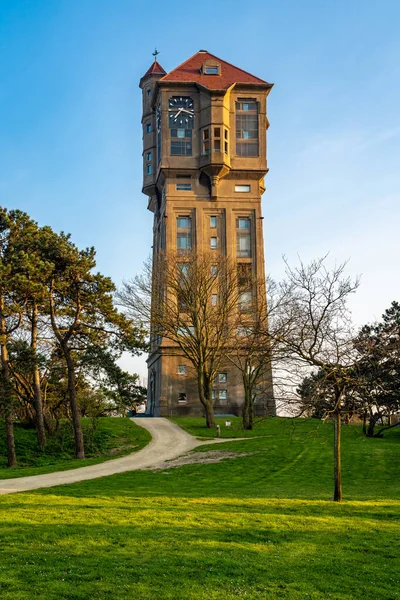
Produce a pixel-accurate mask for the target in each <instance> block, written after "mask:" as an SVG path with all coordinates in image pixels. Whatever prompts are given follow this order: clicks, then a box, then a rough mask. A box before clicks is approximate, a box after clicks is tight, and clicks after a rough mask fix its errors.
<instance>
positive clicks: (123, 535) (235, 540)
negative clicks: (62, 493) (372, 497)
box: [0, 494, 398, 600]
mask: <svg viewBox="0 0 400 600" xmlns="http://www.w3.org/2000/svg"><path fill="white" fill-rule="evenodd" d="M14 498H15V502H14V501H13V499H14ZM13 499H12V500H11V501H7V502H0V510H1V511H2V512H3V515H2V516H3V518H2V520H1V522H2V526H1V528H0V537H1V553H0V567H1V568H0V591H1V598H2V599H3V598H4V599H8V598H19V599H21V598H31V597H33V596H32V595H29V594H32V592H33V590H34V594H35V595H34V597H35V598H46V600H51V599H53V598H54V599H55V598H74V599H81V598H82V599H85V600H86V599H87V598H109V597H110V598H111V597H112V598H113V599H115V600H122V599H124V600H125V599H126V598H135V599H141V598H143V599H147V598H148V599H150V598H154V599H157V600H158V599H164V598H171V599H172V598H176V599H182V600H184V599H185V600H186V599H196V600H197V599H203V598H204V599H205V598H224V599H225V598H226V599H229V600H230V599H233V598H237V597H246V598H287V599H290V600H292V599H300V598H301V599H303V598H306V597H310V598H314V599H322V598H329V597H331V598H338V599H339V598H340V599H348V600H350V599H352V600H353V599H354V598H361V597H363V598H366V599H370V600H376V598H386V599H389V598H395V595H393V585H394V583H395V582H396V581H397V580H398V571H397V570H396V564H395V558H396V556H398V546H396V544H398V540H397V542H396V531H397V528H396V524H395V523H394V522H393V521H392V520H388V519H386V520H384V517H385V515H386V516H387V515H388V513H389V512H392V513H394V512H395V510H394V506H393V505H392V504H390V503H381V504H377V505H374V504H373V503H369V504H368V506H365V508H366V509H367V510H366V513H367V514H366V515H364V516H365V518H363V517H362V515H361V514H359V515H358V517H357V518H354V515H353V514H352V509H353V508H357V510H358V511H360V510H361V507H354V506H352V505H351V504H344V505H342V506H335V507H334V508H335V510H334V511H332V504H331V503H323V502H305V501H289V500H286V501H277V500H269V499H264V500H263V501H261V500H254V501H251V500H243V501H240V500H236V501H223V500H207V499H204V500H202V499H198V500H193V499H192V500H191V499H181V500H176V499H170V498H166V497H164V498H162V499H161V498H156V499H154V500H148V499H147V500H145V501H144V505H143V500H141V499H136V500H135V502H132V503H129V502H128V501H127V500H126V498H121V497H115V498H114V499H111V498H107V499H104V500H103V499H100V498H99V499H98V500H97V501H96V503H92V502H91V501H90V500H88V501H87V502H86V501H85V500H84V499H77V498H74V497H70V498H67V497H63V498H59V497H57V496H46V497H39V496H37V495H32V494H29V495H24V496H23V500H21V499H20V498H19V497H17V496H13ZM357 572H358V573H361V574H362V576H361V575H360V579H358V578H357V577H355V576H354V574H355V573H357ZM15 590H18V592H17V593H14V592H15ZM307 595H308V596H307Z"/></svg>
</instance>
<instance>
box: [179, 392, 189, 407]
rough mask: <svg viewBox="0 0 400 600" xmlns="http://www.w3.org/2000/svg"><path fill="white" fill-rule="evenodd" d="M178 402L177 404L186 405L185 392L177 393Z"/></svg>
mask: <svg viewBox="0 0 400 600" xmlns="http://www.w3.org/2000/svg"><path fill="white" fill-rule="evenodd" d="M178 402H179V404H186V402H187V396H186V392H179V396H178Z"/></svg>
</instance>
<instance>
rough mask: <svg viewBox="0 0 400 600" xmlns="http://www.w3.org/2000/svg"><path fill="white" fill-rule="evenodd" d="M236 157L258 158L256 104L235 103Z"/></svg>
mask: <svg viewBox="0 0 400 600" xmlns="http://www.w3.org/2000/svg"><path fill="white" fill-rule="evenodd" d="M236 155H237V156H242V157H255V156H258V102H256V101H255V100H239V101H238V102H236Z"/></svg>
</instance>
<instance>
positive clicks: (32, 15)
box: [0, 0, 400, 370]
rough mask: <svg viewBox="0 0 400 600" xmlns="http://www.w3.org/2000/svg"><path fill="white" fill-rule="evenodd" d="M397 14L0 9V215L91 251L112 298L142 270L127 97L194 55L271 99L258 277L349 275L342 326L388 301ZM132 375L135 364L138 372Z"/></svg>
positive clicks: (279, 2) (13, 0) (297, 8)
mask: <svg viewBox="0 0 400 600" xmlns="http://www.w3.org/2000/svg"><path fill="white" fill-rule="evenodd" d="M399 22H400V2H398V0H380V1H378V0H375V1H369V0H315V1H311V0H304V1H302V2H300V1H299V0H271V1H268V0H264V1H262V0H253V1H252V2H250V3H243V2H239V1H237V0H232V1H231V2H227V1H225V0H214V1H213V2H211V1H210V0H203V1H202V2H201V3H196V2H179V3H178V2H172V1H169V2H160V1H159V0H153V1H152V2H149V3H148V4H147V5H146V4H142V3H139V2H135V1H134V0H113V1H110V0H51V1H50V0H41V1H40V2H38V1H35V0H25V1H23V0H0V204H1V205H3V206H6V207H7V208H20V209H23V210H25V211H27V212H28V213H29V214H30V215H31V216H32V217H33V218H35V219H36V220H37V221H39V223H40V224H43V225H44V224H48V225H51V226H52V227H53V228H54V229H55V230H57V231H60V230H64V231H68V232H70V233H71V234H72V238H73V240H74V241H75V243H77V244H78V245H79V246H81V247H84V246H89V245H94V246H95V247H96V249H97V257H98V267H99V270H100V271H101V272H103V273H104V274H106V275H110V276H111V277H112V278H113V279H114V281H115V282H116V283H117V284H119V283H120V282H121V280H122V279H123V278H129V277H130V276H132V275H134V274H135V273H137V272H138V271H139V270H140V269H141V265H142V262H143V260H144V259H145V258H146V257H147V256H148V254H149V250H150V246H151V243H152V242H151V229H152V215H151V213H149V212H148V211H147V210H146V205H147V204H146V198H145V196H143V195H142V194H141V169H142V167H141V125H140V118H141V95H140V90H139V88H138V82H139V79H140V77H141V76H142V75H143V73H144V72H145V71H146V70H147V68H148V67H149V66H150V64H151V62H152V55H151V53H152V52H153V50H154V47H155V46H156V47H157V48H158V50H160V52H161V54H160V56H159V61H160V63H161V64H162V65H163V67H164V68H165V70H167V71H169V70H171V69H173V68H174V67H175V66H177V65H178V64H180V63H181V62H183V61H184V60H185V59H187V58H189V57H190V56H191V55H192V54H194V53H195V52H197V51H198V50H199V49H200V48H205V49H207V50H208V51H210V52H212V53H213V54H216V55H217V56H220V57H221V58H223V59H225V60H227V61H229V62H231V63H233V64H235V65H237V66H239V67H241V68H243V69H246V70H248V71H250V72H251V73H253V74H255V75H257V76H259V77H261V78H263V79H266V80H268V81H271V82H273V83H274V84H275V86H274V88H273V90H272V92H271V94H270V100H269V119H270V122H271V127H270V130H269V133H268V159H269V167H270V172H269V174H268V176H267V192H266V193H265V194H264V197H263V211H264V216H265V219H264V227H265V253H266V264H267V269H268V270H269V271H270V272H271V273H272V275H273V276H274V277H276V278H279V276H280V275H281V274H282V271H283V268H282V259H281V257H282V255H283V254H285V255H287V257H288V258H289V260H290V261H291V262H294V261H296V257H297V254H299V255H300V256H301V257H302V258H303V259H304V260H305V261H308V260H310V259H311V258H313V257H318V256H321V255H324V254H326V253H327V252H330V257H331V260H332V261H334V260H335V259H336V260H338V261H342V260H345V259H347V258H350V262H349V266H348V272H349V274H352V275H356V274H362V284H361V288H360V290H359V291H358V293H357V295H356V296H354V298H353V299H352V302H351V305H352V309H353V313H354V318H355V321H356V322H358V323H363V322H365V321H370V320H373V319H374V318H378V317H379V316H380V314H381V313H382V312H383V311H384V309H385V308H386V307H387V306H388V305H389V304H390V302H391V301H392V300H394V299H397V300H399V299H400V277H399V264H398V263H399V255H400V241H399V239H400V235H399V232H400V117H399V112H400V111H399V106H400V102H399V98H400V35H399ZM135 364H136V366H137V369H139V370H143V361H142V362H140V361H139V362H138V361H136V362H135Z"/></svg>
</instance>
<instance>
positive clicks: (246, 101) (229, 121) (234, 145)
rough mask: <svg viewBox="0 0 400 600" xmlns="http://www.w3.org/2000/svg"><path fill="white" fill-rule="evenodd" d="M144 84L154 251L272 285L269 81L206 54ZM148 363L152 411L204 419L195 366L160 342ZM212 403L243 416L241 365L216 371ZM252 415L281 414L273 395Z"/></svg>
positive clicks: (150, 75)
mask: <svg viewBox="0 0 400 600" xmlns="http://www.w3.org/2000/svg"><path fill="white" fill-rule="evenodd" d="M140 87H141V89H142V93H143V117H142V125H143V193H144V194H146V195H147V196H148V199H149V200H148V209H149V210H151V211H152V212H153V213H154V227H153V252H157V250H158V249H163V250H166V251H168V252H171V251H172V252H175V251H177V252H179V251H184V250H195V251H196V250H197V249H198V250H205V249H210V250H211V251H212V250H215V251H216V252H222V253H224V254H226V256H229V257H231V258H232V259H234V260H235V261H236V262H237V263H238V266H239V265H240V266H241V267H243V269H245V270H248V271H249V272H251V274H252V276H253V277H255V278H257V279H258V280H260V279H261V280H263V279H264V280H265V273H264V241H263V231H262V212H261V196H262V194H263V193H264V191H265V188H264V176H265V175H266V173H267V171H268V168H267V158H266V130H267V129H268V125H269V123H268V118H267V112H266V104H267V102H266V101H267V96H268V94H269V92H270V90H271V88H272V84H270V83H267V82H266V81H263V80H262V79H259V78H258V77H255V76H253V75H251V74H250V73H247V72H246V71H243V70H242V69H239V68H238V67H235V66H233V65H231V64H229V63H227V62H225V61H224V60H221V59H219V58H217V57H216V56H213V55H212V54H210V53H209V52H207V51H206V50H200V51H199V52H197V53H196V54H195V55H194V56H192V57H191V58H189V59H188V60H187V61H185V62H184V63H182V64H181V65H180V66H178V67H177V68H176V69H173V70H172V71H171V72H170V73H166V72H165V71H164V69H163V68H162V67H161V65H160V64H159V63H158V62H157V61H156V60H155V61H154V63H153V64H152V65H151V67H150V68H149V70H148V71H147V72H146V73H145V75H144V76H143V77H142V78H141V80H140ZM147 362H148V369H149V373H148V407H147V411H148V413H149V414H151V415H154V416H159V415H161V416H172V415H188V414H190V415H201V414H203V407H202V405H201V404H200V402H199V400H198V395H197V386H196V382H195V381H194V379H193V376H192V375H191V369H190V364H189V363H188V361H187V359H185V358H183V357H182V355H179V353H178V352H177V351H176V348H174V347H173V345H172V344H171V343H168V341H167V340H163V341H161V343H158V342H157V343H156V342H153V345H152V348H151V352H150V355H149V358H148V361H147ZM270 379H271V378H270ZM213 397H214V399H215V413H216V414H227V413H229V414H239V412H240V409H241V406H242V403H243V387H242V381H241V376H240V374H239V373H238V372H236V371H235V369H234V367H232V366H227V367H226V368H224V369H223V371H222V372H220V373H218V375H217V377H216V379H215V385H214V389H213ZM255 414H275V404H274V401H273V400H272V396H271V395H269V399H268V400H265V401H260V402H259V403H257V404H256V405H255Z"/></svg>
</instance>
